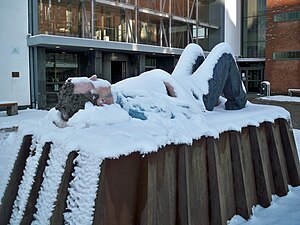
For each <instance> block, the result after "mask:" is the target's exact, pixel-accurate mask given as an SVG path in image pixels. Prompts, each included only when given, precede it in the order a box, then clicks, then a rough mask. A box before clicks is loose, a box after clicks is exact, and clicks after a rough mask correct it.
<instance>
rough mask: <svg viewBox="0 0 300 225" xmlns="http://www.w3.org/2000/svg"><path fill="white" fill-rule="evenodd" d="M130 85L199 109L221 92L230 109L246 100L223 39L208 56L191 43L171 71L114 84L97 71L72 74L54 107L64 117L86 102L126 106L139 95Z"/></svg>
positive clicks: (212, 104)
mask: <svg viewBox="0 0 300 225" xmlns="http://www.w3.org/2000/svg"><path fill="white" fill-rule="evenodd" d="M147 81H151V82H147ZM149 83H154V84H155V85H149ZM124 89H126V90H127V93H129V94H126V96H125V97H124V94H123V95H120V94H119V93H118V92H119V91H120V90H124ZM131 89H132V90H135V92H134V93H136V89H139V90H140V93H141V94H140V96H145V95H144V93H146V92H147V93H148V94H149V93H150V94H151V93H160V94H161V96H162V95H166V96H168V97H172V98H178V99H181V100H182V101H188V102H193V104H192V105H197V107H199V109H200V111H206V110H208V111H212V110H213V108H214V107H215V106H216V105H217V103H218V100H219V97H220V96H221V95H222V94H223V95H224V97H225V98H226V99H227V101H226V103H225V108H226V109H227V110H238V109H242V108H244V107H245V104H246V98H245V96H246V93H245V91H244V88H243V84H242V82H241V79H240V74H239V70H238V67H237V65H236V62H235V60H234V56H233V54H232V52H231V48H230V46H228V44H226V43H220V44H218V45H217V46H215V47H214V49H213V50H212V51H211V52H210V54H209V55H208V56H207V58H206V59H205V55H204V53H203V50H202V49H201V47H200V46H199V45H196V44H189V45H188V46H187V47H186V48H185V49H184V51H183V53H182V55H181V57H180V59H179V61H178V63H177V65H176V67H175V69H174V71H173V73H172V75H170V74H168V73H167V72H165V71H162V70H159V69H155V70H152V71H149V72H145V73H143V74H141V75H139V76H137V77H132V78H127V79H125V80H124V81H120V82H118V83H116V84H114V85H112V86H111V85H110V83H109V82H108V81H105V80H102V79H97V76H96V75H94V76H92V77H91V78H82V77H81V78H78V77H76V78H69V79H68V80H67V81H66V82H65V84H64V85H63V86H62V88H61V91H60V94H59V99H58V104H57V105H56V107H55V108H56V109H57V110H59V111H60V112H61V117H62V119H63V120H65V121H67V120H68V119H69V118H71V117H72V116H73V115H74V114H75V113H76V112H78V111H79V110H80V109H84V107H85V104H86V103H87V102H91V103H92V104H93V105H98V106H102V105H103V104H113V103H117V104H120V105H121V107H122V108H123V107H124V104H125V103H126V102H128V101H130V99H133V98H134V97H136V96H130V90H131ZM162 93H163V94H162ZM124 99H125V100H124ZM194 103H195V104H194ZM127 111H128V112H129V115H130V116H132V117H136V118H139V119H146V117H147V116H145V115H144V113H143V109H140V108H139V107H136V108H134V109H132V108H131V109H127Z"/></svg>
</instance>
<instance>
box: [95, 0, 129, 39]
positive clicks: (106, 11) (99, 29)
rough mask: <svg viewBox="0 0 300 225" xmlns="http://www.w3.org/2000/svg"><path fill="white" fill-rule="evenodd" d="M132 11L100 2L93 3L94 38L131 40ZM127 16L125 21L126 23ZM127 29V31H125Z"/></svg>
mask: <svg viewBox="0 0 300 225" xmlns="http://www.w3.org/2000/svg"><path fill="white" fill-rule="evenodd" d="M133 15H134V12H132V11H131V10H126V12H125V9H123V8H119V7H111V6H108V5H104V4H101V3H96V5H95V15H94V19H95V20H94V21H95V22H94V32H95V33H94V38H95V39H99V40H105V41H120V42H125V41H126V39H127V38H128V41H129V42H133V39H134V38H133V36H134V35H133V34H134V21H133ZM126 18H127V23H126ZM126 30H127V31H128V33H127V32H126Z"/></svg>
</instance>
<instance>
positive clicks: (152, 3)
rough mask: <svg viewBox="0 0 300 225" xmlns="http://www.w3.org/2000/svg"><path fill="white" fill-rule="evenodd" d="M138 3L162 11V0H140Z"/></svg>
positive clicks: (143, 6)
mask: <svg viewBox="0 0 300 225" xmlns="http://www.w3.org/2000/svg"><path fill="white" fill-rule="evenodd" d="M138 5H139V7H141V8H148V9H153V10H158V11H160V0H139V1H138Z"/></svg>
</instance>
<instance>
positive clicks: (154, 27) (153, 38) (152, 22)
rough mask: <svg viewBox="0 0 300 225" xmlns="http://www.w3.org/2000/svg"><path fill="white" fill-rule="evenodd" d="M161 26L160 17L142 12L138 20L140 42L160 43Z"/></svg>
mask: <svg viewBox="0 0 300 225" xmlns="http://www.w3.org/2000/svg"><path fill="white" fill-rule="evenodd" d="M159 28H160V18H159V17H155V16H152V15H149V14H145V13H140V14H139V21H138V36H139V43H141V44H150V45H159V44H160V43H159ZM166 32H168V31H166Z"/></svg>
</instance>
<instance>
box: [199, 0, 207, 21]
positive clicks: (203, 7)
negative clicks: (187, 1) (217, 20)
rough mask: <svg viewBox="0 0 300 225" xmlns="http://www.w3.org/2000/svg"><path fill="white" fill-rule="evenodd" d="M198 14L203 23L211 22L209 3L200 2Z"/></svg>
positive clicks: (203, 0)
mask: <svg viewBox="0 0 300 225" xmlns="http://www.w3.org/2000/svg"><path fill="white" fill-rule="evenodd" d="M198 14H199V15H198V16H199V20H200V21H201V22H204V23H208V22H209V1H205V0H202V1H199V2H198Z"/></svg>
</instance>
